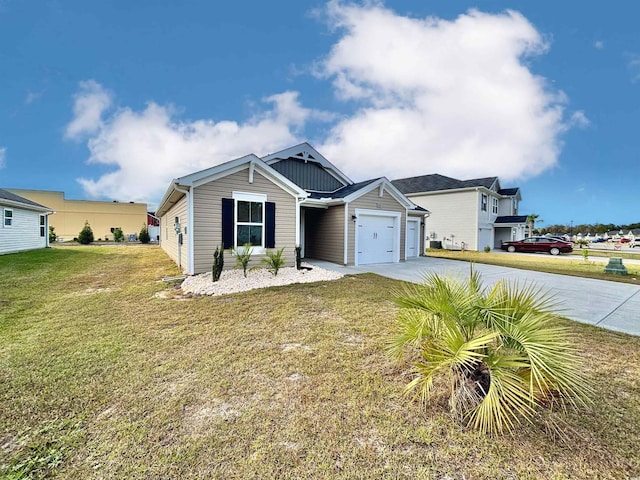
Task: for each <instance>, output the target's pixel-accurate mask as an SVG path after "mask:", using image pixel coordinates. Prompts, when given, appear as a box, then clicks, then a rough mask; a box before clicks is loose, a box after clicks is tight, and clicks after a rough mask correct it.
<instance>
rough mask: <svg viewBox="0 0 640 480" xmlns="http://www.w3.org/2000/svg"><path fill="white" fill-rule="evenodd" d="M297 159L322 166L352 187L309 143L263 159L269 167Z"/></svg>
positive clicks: (347, 178)
mask: <svg viewBox="0 0 640 480" xmlns="http://www.w3.org/2000/svg"><path fill="white" fill-rule="evenodd" d="M288 159H296V160H300V161H303V162H312V163H315V164H318V165H320V166H321V167H322V168H324V169H325V170H326V171H327V172H328V173H330V174H331V175H332V176H334V177H335V178H336V179H337V180H339V181H340V182H341V183H342V184H343V185H350V184H352V183H353V182H352V181H351V179H350V178H349V177H347V176H346V175H345V174H344V173H342V172H341V171H340V170H339V169H338V168H337V167H336V166H335V165H334V164H332V163H331V162H330V161H329V160H327V159H326V158H324V157H323V156H322V154H321V153H320V152H318V151H317V150H316V149H315V148H313V147H312V146H311V145H310V144H309V143H307V142H303V143H300V144H298V145H294V146H293V147H289V148H285V149H284V150H280V151H279V152H275V153H270V154H269V155H265V156H264V157H262V161H263V162H265V163H266V164H267V165H273V164H274V163H277V162H280V161H282V160H288ZM290 180H292V181H293V182H295V183H298V182H297V180H299V179H297V178H291V179H290Z"/></svg>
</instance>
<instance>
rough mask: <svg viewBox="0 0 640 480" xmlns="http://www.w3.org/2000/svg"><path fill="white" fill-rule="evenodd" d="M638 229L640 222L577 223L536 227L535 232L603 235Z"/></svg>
mask: <svg viewBox="0 0 640 480" xmlns="http://www.w3.org/2000/svg"><path fill="white" fill-rule="evenodd" d="M635 228H640V222H637V223H631V224H629V225H615V224H613V223H594V224H585V223H579V224H577V225H573V226H571V225H546V226H544V227H538V228H536V230H537V231H538V233H540V234H543V235H544V234H547V233H550V234H554V235H562V234H565V233H587V232H590V233H605V232H611V231H620V230H622V231H623V232H624V233H627V232H628V231H629V230H633V229H635Z"/></svg>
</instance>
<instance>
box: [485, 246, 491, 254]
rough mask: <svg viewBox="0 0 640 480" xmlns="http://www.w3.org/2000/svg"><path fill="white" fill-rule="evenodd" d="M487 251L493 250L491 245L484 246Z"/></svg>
mask: <svg viewBox="0 0 640 480" xmlns="http://www.w3.org/2000/svg"><path fill="white" fill-rule="evenodd" d="M484 251H485V253H489V252H490V251H491V247H490V246H489V245H485V246H484Z"/></svg>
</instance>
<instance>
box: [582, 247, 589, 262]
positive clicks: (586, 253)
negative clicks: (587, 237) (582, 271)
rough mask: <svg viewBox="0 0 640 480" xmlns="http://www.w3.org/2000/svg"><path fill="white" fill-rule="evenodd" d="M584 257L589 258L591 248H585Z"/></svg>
mask: <svg viewBox="0 0 640 480" xmlns="http://www.w3.org/2000/svg"><path fill="white" fill-rule="evenodd" d="M582 258H584V259H585V260H589V249H587V248H585V249H583V250H582Z"/></svg>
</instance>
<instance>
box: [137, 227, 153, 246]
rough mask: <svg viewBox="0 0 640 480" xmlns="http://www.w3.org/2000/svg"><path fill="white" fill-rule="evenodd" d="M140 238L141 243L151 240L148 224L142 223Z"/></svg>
mask: <svg viewBox="0 0 640 480" xmlns="http://www.w3.org/2000/svg"><path fill="white" fill-rule="evenodd" d="M138 240H140V243H145V244H146V243H149V242H150V241H151V236H150V235H149V229H148V228H147V226H146V225H142V228H141V229H140V234H139V235H138Z"/></svg>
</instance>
